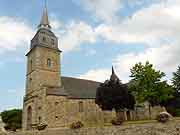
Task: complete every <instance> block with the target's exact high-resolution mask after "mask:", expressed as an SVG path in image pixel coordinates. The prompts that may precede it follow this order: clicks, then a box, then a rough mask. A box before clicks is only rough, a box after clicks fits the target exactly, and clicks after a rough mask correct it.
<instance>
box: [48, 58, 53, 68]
mask: <svg viewBox="0 0 180 135" xmlns="http://www.w3.org/2000/svg"><path fill="white" fill-rule="evenodd" d="M47 66H48V67H49V68H50V67H51V66H52V63H51V59H49V58H48V59H47Z"/></svg>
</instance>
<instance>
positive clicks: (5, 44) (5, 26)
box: [0, 16, 33, 53]
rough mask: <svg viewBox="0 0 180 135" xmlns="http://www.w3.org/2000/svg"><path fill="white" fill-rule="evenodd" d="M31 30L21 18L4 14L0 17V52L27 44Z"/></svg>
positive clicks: (30, 36)
mask: <svg viewBox="0 0 180 135" xmlns="http://www.w3.org/2000/svg"><path fill="white" fill-rule="evenodd" d="M32 33H33V30H32V29H31V27H30V26H29V25H27V24H26V23H25V22H24V21H23V20H20V19H17V18H11V17H6V16H1V17H0V47H1V53H3V52H4V51H7V50H10V51H12V50H16V49H17V48H18V47H22V46H29V44H28V43H29V42H30V39H31V38H32Z"/></svg>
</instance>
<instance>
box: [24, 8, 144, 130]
mask: <svg viewBox="0 0 180 135" xmlns="http://www.w3.org/2000/svg"><path fill="white" fill-rule="evenodd" d="M26 56H27V74H26V93H25V96H24V103H23V130H31V129H32V127H33V125H38V124H47V126H48V128H57V127H66V126H69V124H71V123H72V122H75V121H79V120H80V121H82V122H84V123H88V124H93V123H98V122H101V121H102V120H103V121H104V120H105V118H107V119H108V118H110V119H112V118H113V117H115V112H114V111H113V112H110V113H107V115H106V113H105V112H102V111H101V109H100V108H99V107H98V106H97V105H96V104H95V97H96V89H97V87H98V86H99V85H100V83H99V82H94V81H89V80H83V79H76V78H71V77H63V76H61V71H60V69H61V50H60V49H59V48H58V38H57V37H56V35H55V34H54V33H53V32H52V30H51V26H50V23H49V20H48V13H47V9H46V8H45V9H44V11H43V16H42V19H41V22H40V24H39V26H38V30H37V32H36V34H35V36H34V37H33V38H32V40H31V46H30V50H29V52H28V53H27V54H26ZM113 73H114V72H113ZM135 114H136V117H137V116H138V115H137V113H134V112H133V111H131V112H129V111H128V112H125V117H126V119H135ZM141 114H142V115H145V112H143V111H142V110H141Z"/></svg>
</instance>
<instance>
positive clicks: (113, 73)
mask: <svg viewBox="0 0 180 135" xmlns="http://www.w3.org/2000/svg"><path fill="white" fill-rule="evenodd" d="M112 74H115V72H114V67H113V66H112Z"/></svg>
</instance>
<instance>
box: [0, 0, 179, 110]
mask: <svg viewBox="0 0 180 135" xmlns="http://www.w3.org/2000/svg"><path fill="white" fill-rule="evenodd" d="M43 7H44V1H43V0H41V1H40V0H39V1H38V2H37V0H28V1H24V0H13V2H12V0H0V47H1V50H0V92H1V95H0V111H2V110H5V109H9V108H14V107H22V97H23V95H24V91H25V74H26V57H25V54H26V53H27V51H28V49H29V46H30V40H31V38H32V37H33V35H34V34H35V32H36V30H37V26H38V24H39V22H40V18H41V15H42V10H43ZM48 12H49V18H50V22H51V25H52V27H53V29H52V30H53V31H54V32H55V34H56V35H57V36H58V38H59V48H60V49H61V50H62V51H63V53H62V59H61V64H62V65H61V70H62V75H63V76H73V77H78V78H83V79H90V80H95V81H104V80H106V79H108V77H109V75H110V74H111V66H112V64H113V65H114V67H115V70H116V72H117V75H118V76H119V78H120V79H121V80H122V81H123V82H127V81H128V80H129V79H130V78H129V74H130V73H129V71H130V68H131V67H132V66H133V65H134V64H135V63H137V62H140V61H141V62H145V61H147V60H149V61H150V62H151V63H153V64H154V67H155V68H156V69H158V70H161V71H163V72H165V73H166V75H167V76H166V79H168V80H170V79H171V75H172V72H173V71H175V70H176V68H177V66H178V65H180V55H179V52H180V44H179V43H180V38H179V35H180V14H178V13H180V2H179V1H178V0H134V1H133V2H132V1H131V0H111V1H104V0H79V1H77V0H61V1H59V0H53V3H52V1H50V0H49V1H48Z"/></svg>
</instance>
